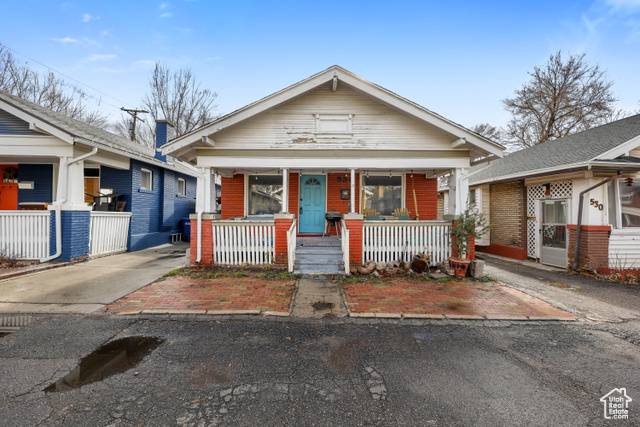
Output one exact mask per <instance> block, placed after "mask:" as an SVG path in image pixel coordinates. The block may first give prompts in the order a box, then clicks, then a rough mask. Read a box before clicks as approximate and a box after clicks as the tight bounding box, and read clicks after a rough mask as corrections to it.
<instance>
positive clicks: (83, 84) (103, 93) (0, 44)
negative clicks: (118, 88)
mask: <svg viewBox="0 0 640 427" xmlns="http://www.w3.org/2000/svg"><path fill="white" fill-rule="evenodd" d="M0 46H2V47H4V48H5V49H8V50H10V51H11V52H13V53H16V54H18V55H20V56H23V57H25V58H27V59H28V60H30V61H33V62H35V63H36V64H40V65H42V66H43V67H45V68H46V69H48V70H49V71H53V72H55V73H57V74H60V75H61V76H64V77H66V78H68V79H69V80H73V81H74V82H76V83H78V84H80V85H82V86H84V87H87V88H89V89H91V90H93V91H96V92H98V93H99V94H101V95H104V96H106V97H109V98H111V99H113V100H116V101H118V102H120V103H123V104H127V105H132V104H130V103H128V102H126V101H123V100H121V99H118V98H116V97H113V96H111V95H109V94H107V93H105V92H102V91H101V90H99V89H96V88H94V87H92V86H89V85H88V84H86V83H82V82H81V81H79V80H77V79H74V78H73V77H71V76H68V75H66V74H64V73H62V72H60V71H58V70H56V69H54V68H51V67H49V66H48V65H46V64H43V63H42V62H40V61H37V60H35V59H33V58H31V57H29V56H27V55H25V54H24V53H21V52H18V51H17V50H15V49H12V48H10V47H9V46H7V45H6V44H4V43H0ZM86 96H87V97H89V98H93V99H94V100H96V101H98V103H100V102H104V103H105V104H107V105H111V106H112V107H113V108H119V107H117V106H115V105H113V104H111V103H109V102H107V101H103V100H102V98H100V99H98V98H96V97H95V96H92V95H90V94H86Z"/></svg>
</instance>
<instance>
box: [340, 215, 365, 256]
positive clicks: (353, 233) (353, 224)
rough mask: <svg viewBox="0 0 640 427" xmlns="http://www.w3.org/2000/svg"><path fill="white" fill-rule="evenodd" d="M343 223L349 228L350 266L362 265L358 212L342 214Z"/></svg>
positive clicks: (360, 225)
mask: <svg viewBox="0 0 640 427" xmlns="http://www.w3.org/2000/svg"><path fill="white" fill-rule="evenodd" d="M343 218H344V222H345V225H346V226H347V229H348V230H349V264H351V267H360V266H361V265H362V261H363V259H362V222H363V218H364V217H363V216H362V215H360V214H344V216H343Z"/></svg>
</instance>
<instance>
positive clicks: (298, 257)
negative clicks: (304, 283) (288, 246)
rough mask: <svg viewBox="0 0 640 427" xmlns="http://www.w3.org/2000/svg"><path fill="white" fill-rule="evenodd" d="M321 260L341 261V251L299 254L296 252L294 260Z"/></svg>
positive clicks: (326, 261)
mask: <svg viewBox="0 0 640 427" xmlns="http://www.w3.org/2000/svg"><path fill="white" fill-rule="evenodd" d="M298 260H299V261H316V260H317V261H323V262H324V263H326V264H331V263H336V262H340V261H342V252H340V253H338V254H322V255H319V254H304V253H303V254H301V253H297V252H296V261H298Z"/></svg>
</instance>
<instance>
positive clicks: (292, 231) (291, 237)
mask: <svg viewBox="0 0 640 427" xmlns="http://www.w3.org/2000/svg"><path fill="white" fill-rule="evenodd" d="M296 234H297V233H296V220H295V219H294V220H293V223H292V224H291V227H290V228H289V231H287V261H288V262H289V273H293V266H294V264H295V262H296V244H297V242H296Z"/></svg>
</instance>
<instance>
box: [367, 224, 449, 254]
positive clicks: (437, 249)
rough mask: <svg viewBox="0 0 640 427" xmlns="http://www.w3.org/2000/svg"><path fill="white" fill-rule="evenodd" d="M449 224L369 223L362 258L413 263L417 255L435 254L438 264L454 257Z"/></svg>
mask: <svg viewBox="0 0 640 427" xmlns="http://www.w3.org/2000/svg"><path fill="white" fill-rule="evenodd" d="M450 227H451V222H449V221H365V222H364V223H363V229H362V259H363V261H368V260H374V261H375V262H390V261H396V260H402V261H411V260H412V258H413V256H414V255H417V254H419V253H421V252H422V253H425V254H427V253H428V254H430V255H431V260H430V264H431V265H436V264H438V263H440V262H442V261H445V260H446V259H447V258H448V257H450V256H451V238H450V237H449V228H450Z"/></svg>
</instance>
